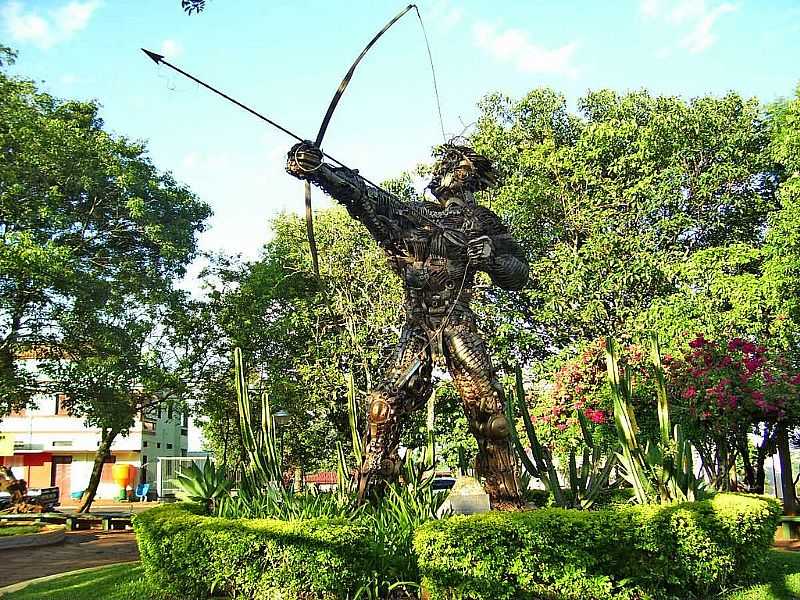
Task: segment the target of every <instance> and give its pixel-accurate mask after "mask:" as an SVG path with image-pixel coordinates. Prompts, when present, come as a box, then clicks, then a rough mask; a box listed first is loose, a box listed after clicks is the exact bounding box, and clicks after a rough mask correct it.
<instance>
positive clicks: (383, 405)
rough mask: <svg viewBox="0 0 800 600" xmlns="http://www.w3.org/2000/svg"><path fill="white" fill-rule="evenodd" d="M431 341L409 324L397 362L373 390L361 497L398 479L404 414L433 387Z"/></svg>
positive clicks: (370, 399) (365, 438) (360, 476)
mask: <svg viewBox="0 0 800 600" xmlns="http://www.w3.org/2000/svg"><path fill="white" fill-rule="evenodd" d="M427 342H428V340H427V337H426V336H425V334H424V333H423V332H422V331H421V330H419V329H416V328H413V327H410V326H405V327H404V328H403V332H402V334H401V335H400V342H399V344H398V347H397V353H396V354H395V360H394V364H393V366H392V367H391V368H390V369H389V371H388V372H387V373H386V374H385V376H384V378H383V380H382V381H381V382H380V383H379V384H378V385H377V386H376V387H375V388H374V389H373V390H372V392H371V393H370V398H369V406H368V409H367V423H368V427H367V432H366V435H365V437H364V458H363V462H362V464H361V469H360V471H359V482H358V497H359V500H364V498H365V497H366V496H367V494H368V492H369V488H370V486H371V485H372V484H373V483H374V482H375V481H376V480H377V479H394V478H395V477H397V475H398V474H399V472H400V462H401V461H400V456H399V455H398V453H397V446H398V444H399V443H400V433H401V431H402V425H403V420H404V416H405V415H406V414H408V413H409V412H411V411H413V410H415V409H416V408H418V407H419V406H422V405H423V404H424V403H425V400H426V399H427V397H428V396H429V395H430V393H431V391H432V386H431V371H432V361H431V354H430V349H429V348H428V343H427Z"/></svg>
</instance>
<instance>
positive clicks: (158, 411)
mask: <svg viewBox="0 0 800 600" xmlns="http://www.w3.org/2000/svg"><path fill="white" fill-rule="evenodd" d="M156 415H157V416H158V418H159V419H160V418H161V405H160V404H159V405H158V409H157V410H156Z"/></svg>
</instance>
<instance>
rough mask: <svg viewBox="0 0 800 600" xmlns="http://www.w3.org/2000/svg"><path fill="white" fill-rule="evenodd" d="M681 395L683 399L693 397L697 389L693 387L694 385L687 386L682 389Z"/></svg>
mask: <svg viewBox="0 0 800 600" xmlns="http://www.w3.org/2000/svg"><path fill="white" fill-rule="evenodd" d="M681 395H682V396H683V397H684V399H686V400H688V399H689V398H694V397H695V396H696V395H697V390H696V389H695V388H694V386H691V385H690V386H689V387H688V388H686V389H685V390H683V394H681Z"/></svg>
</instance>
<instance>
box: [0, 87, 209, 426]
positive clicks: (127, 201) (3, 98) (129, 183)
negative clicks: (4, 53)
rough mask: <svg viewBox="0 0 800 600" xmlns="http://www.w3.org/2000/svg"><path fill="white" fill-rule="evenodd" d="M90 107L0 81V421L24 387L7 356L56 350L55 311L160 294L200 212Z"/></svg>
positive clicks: (190, 242)
mask: <svg viewBox="0 0 800 600" xmlns="http://www.w3.org/2000/svg"><path fill="white" fill-rule="evenodd" d="M98 111H99V106H98V105H97V104H94V103H85V102H72V101H61V100H58V99H56V98H53V97H52V96H50V95H48V94H44V93H39V92H38V91H37V90H36V87H35V85H34V84H33V83H32V82H29V81H23V80H20V79H15V78H12V77H8V76H7V75H5V74H4V73H0V153H2V157H3V159H2V160H1V161H0V375H2V380H1V381H2V384H1V385H0V387H1V388H2V392H3V393H2V404H0V416H2V415H4V414H8V412H10V411H11V410H13V409H15V408H19V407H21V406H24V405H25V404H26V403H27V402H28V401H29V399H30V395H31V393H32V391H33V386H32V385H31V380H30V378H29V377H28V376H27V374H26V373H25V372H23V371H21V370H20V368H19V367H18V365H17V364H16V362H15V357H16V355H17V353H19V352H20V351H21V350H23V349H27V348H33V347H35V348H57V347H59V346H60V345H62V344H64V343H67V342H68V340H65V339H64V338H63V336H64V330H63V329H62V328H61V326H60V323H61V322H62V320H63V319H64V318H65V315H68V314H70V313H75V314H78V313H83V314H91V313H92V311H95V310H100V309H102V307H103V306H104V304H105V303H106V302H107V301H108V299H109V298H110V297H111V296H112V295H116V296H118V297H122V296H124V295H125V294H132V293H137V294H139V295H140V296H141V297H142V298H144V297H146V296H147V295H150V296H156V295H157V294H159V293H162V292H164V291H165V290H168V289H169V287H170V286H171V283H172V281H173V280H174V279H176V278H177V277H180V276H181V275H183V273H184V267H185V265H186V263H187V262H188V261H189V260H190V259H191V258H192V256H193V255H194V253H195V249H196V246H195V244H196V242H195V237H194V236H195V233H197V232H198V231H201V230H202V228H203V222H204V220H205V219H206V218H207V217H208V216H209V214H210V210H209V208H208V206H207V205H206V204H204V203H202V202H200V201H198V200H197V198H195V197H194V195H193V194H192V193H191V192H190V191H189V190H188V189H187V188H185V187H184V186H181V185H179V184H178V183H177V182H176V181H175V180H174V179H173V178H172V176H171V175H169V174H168V173H167V174H163V173H159V172H158V171H157V170H156V168H155V167H154V166H153V164H152V163H151V162H150V160H149V158H148V157H147V155H146V153H145V148H144V146H143V145H142V144H141V143H138V142H131V141H129V140H127V139H125V138H122V137H116V136H112V135H110V134H108V133H107V132H105V131H104V130H103V122H102V120H101V119H100V118H99V117H98Z"/></svg>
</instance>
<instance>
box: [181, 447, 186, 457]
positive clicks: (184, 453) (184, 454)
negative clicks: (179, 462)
mask: <svg viewBox="0 0 800 600" xmlns="http://www.w3.org/2000/svg"><path fill="white" fill-rule="evenodd" d="M181 456H186V448H181Z"/></svg>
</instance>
